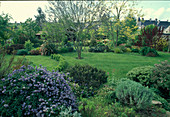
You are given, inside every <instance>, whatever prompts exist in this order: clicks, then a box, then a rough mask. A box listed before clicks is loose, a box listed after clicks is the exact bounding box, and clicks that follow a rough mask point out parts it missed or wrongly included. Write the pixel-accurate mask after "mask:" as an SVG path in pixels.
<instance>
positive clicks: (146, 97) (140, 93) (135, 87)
mask: <svg viewBox="0 0 170 117" xmlns="http://www.w3.org/2000/svg"><path fill="white" fill-rule="evenodd" d="M116 96H117V98H118V99H119V101H120V102H121V103H123V104H125V105H128V106H130V107H134V108H136V109H139V110H140V109H145V108H146V107H148V106H149V105H151V102H152V97H153V94H152V92H151V91H150V90H149V89H148V88H145V87H144V86H142V85H141V84H139V83H137V82H135V81H131V80H126V81H122V82H121V83H120V84H119V85H118V86H117V88H116Z"/></svg>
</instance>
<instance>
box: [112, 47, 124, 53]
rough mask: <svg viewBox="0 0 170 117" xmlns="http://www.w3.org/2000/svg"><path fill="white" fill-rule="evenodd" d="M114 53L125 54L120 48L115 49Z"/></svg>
mask: <svg viewBox="0 0 170 117" xmlns="http://www.w3.org/2000/svg"><path fill="white" fill-rule="evenodd" d="M114 52H115V53H123V51H122V50H121V49H120V48H119V47H116V48H114Z"/></svg>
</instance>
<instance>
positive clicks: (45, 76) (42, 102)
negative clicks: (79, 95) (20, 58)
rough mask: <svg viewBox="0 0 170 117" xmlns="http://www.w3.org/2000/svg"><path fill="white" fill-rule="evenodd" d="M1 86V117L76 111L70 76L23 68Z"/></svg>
mask: <svg viewBox="0 0 170 117" xmlns="http://www.w3.org/2000/svg"><path fill="white" fill-rule="evenodd" d="M67 79H68V80H67ZM2 83H3V85H1V87H0V116H4V117H5V116H38V117H39V116H57V115H58V114H59V113H60V111H61V107H62V108H63V106H64V107H71V108H72V111H73V112H74V111H76V110H77V104H76V99H75V96H74V94H73V93H72V90H71V88H70V86H69V85H68V83H69V78H68V77H67V75H65V74H63V73H59V72H55V71H53V72H50V71H47V70H46V68H43V67H42V66H41V65H40V68H37V67H35V68H34V67H32V66H28V67H27V68H26V67H25V66H22V67H21V68H20V69H18V70H14V71H13V73H11V74H9V75H8V77H6V78H3V79H2Z"/></svg>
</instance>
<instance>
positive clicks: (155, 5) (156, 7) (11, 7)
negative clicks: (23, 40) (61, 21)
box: [0, 0, 170, 22]
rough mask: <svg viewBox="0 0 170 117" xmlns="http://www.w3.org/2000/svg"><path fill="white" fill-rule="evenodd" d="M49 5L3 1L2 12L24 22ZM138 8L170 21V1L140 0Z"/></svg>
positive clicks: (147, 13) (39, 2)
mask: <svg viewBox="0 0 170 117" xmlns="http://www.w3.org/2000/svg"><path fill="white" fill-rule="evenodd" d="M45 6H48V2H47V1H22V2H21V1H1V6H0V14H2V12H4V13H8V14H10V15H11V16H12V17H13V20H11V22H15V21H17V22H24V21H26V19H28V18H33V19H35V18H34V15H37V14H38V12H37V8H38V7H41V8H42V10H43V11H45V9H46V7H45ZM136 7H137V8H141V7H143V13H144V14H145V16H144V18H145V19H150V18H152V19H155V18H157V19H158V20H164V21H166V20H169V21H170V1H166V0H164V1H140V2H139V3H138V6H136Z"/></svg>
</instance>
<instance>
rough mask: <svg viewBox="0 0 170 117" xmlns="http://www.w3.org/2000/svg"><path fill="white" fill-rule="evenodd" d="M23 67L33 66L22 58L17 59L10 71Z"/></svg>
mask: <svg viewBox="0 0 170 117" xmlns="http://www.w3.org/2000/svg"><path fill="white" fill-rule="evenodd" d="M23 65H24V66H26V67H27V66H28V65H34V64H33V63H32V62H30V61H28V59H26V58H25V56H23V57H22V58H17V60H16V61H14V62H13V66H12V71H14V70H17V69H20V68H21V67H22V66H23Z"/></svg>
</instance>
